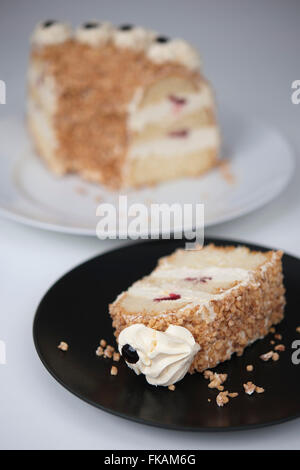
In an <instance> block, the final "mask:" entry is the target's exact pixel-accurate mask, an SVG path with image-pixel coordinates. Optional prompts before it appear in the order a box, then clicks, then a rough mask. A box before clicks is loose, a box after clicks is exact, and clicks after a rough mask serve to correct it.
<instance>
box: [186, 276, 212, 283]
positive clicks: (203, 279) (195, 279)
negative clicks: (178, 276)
mask: <svg viewBox="0 0 300 470" xmlns="http://www.w3.org/2000/svg"><path fill="white" fill-rule="evenodd" d="M184 280H185V281H190V282H201V283H202V284H206V282H207V281H211V280H212V277H210V276H203V277H186V278H185V279H184Z"/></svg>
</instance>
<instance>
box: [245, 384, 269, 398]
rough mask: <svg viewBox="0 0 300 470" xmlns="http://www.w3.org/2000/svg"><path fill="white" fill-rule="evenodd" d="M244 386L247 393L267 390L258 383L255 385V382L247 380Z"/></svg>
mask: <svg viewBox="0 0 300 470" xmlns="http://www.w3.org/2000/svg"><path fill="white" fill-rule="evenodd" d="M243 387H244V389H245V393H247V395H252V393H253V392H256V393H264V391H265V389H264V388H262V387H259V386H258V385H255V384H254V383H253V382H247V383H246V384H243Z"/></svg>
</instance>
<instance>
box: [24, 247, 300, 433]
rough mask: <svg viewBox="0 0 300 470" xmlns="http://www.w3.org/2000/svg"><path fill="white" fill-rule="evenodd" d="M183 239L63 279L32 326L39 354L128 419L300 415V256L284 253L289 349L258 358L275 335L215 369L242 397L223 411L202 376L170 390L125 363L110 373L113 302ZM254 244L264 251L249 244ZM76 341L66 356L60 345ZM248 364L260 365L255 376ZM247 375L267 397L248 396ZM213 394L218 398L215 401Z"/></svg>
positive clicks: (155, 421)
mask: <svg viewBox="0 0 300 470" xmlns="http://www.w3.org/2000/svg"><path fill="white" fill-rule="evenodd" d="M211 241H212V242H214V243H216V244H217V245H228V244H230V245H231V244H237V243H238V242H234V241H228V240H220V239H218V240H206V242H207V243H208V242H211ZM182 245H183V242H182V241H181V242H178V241H156V242H146V243H138V244H136V245H130V246H128V247H126V248H122V249H119V250H116V251H112V252H109V253H106V254H104V255H101V256H98V257H97V258H94V259H92V260H90V261H88V262H86V263H84V264H82V265H81V266H79V267H77V268H76V269H74V270H73V271H71V272H69V273H68V274H66V275H65V276H64V277H63V278H62V279H60V280H59V281H58V282H57V283H56V284H55V285H54V286H53V287H52V288H51V289H50V290H49V291H48V293H47V294H46V296H45V297H44V299H43V300H42V302H41V304H40V306H39V308H38V311H37V314H36V317H35V321H34V327H33V335H34V341H35V346H36V349H37V352H38V354H39V356H40V358H41V360H42V362H43V363H44V365H45V367H46V368H47V369H48V371H49V372H50V373H51V374H52V375H53V377H54V378H55V379H56V380H57V381H58V382H59V383H61V384H62V385H63V386H64V387H65V388H67V389H68V390H69V391H70V392H72V393H74V394H75V395H77V396H78V397H79V398H81V399H83V400H85V401H87V402H88V403H90V404H92V405H94V406H96V407H98V408H101V409H102V410H105V411H108V412H110V413H113V414H115V415H118V416H121V417H123V418H127V419H131V420H134V421H138V422H140V423H144V424H150V425H154V426H160V427H164V428H172V429H179V430H188V431H208V430H213V431H216V430H233V429H243V428H250V427H258V426H264V425H269V424H274V423H279V422H282V421H286V420H288V419H292V418H295V417H297V416H299V415H300V399H299V397H300V378H299V372H300V365H299V366H298V368H297V366H296V365H293V363H292V360H291V356H292V353H293V351H294V350H293V349H292V348H291V344H292V342H293V340H295V339H297V337H298V339H300V336H299V334H297V333H296V327H297V326H298V325H300V318H299V272H300V260H298V259H296V258H294V257H292V256H289V255H285V256H284V258H283V264H284V275H285V285H286V287H287V308H286V317H285V320H284V321H283V322H282V323H281V324H280V325H279V326H278V327H277V331H278V333H281V334H282V336H283V340H282V342H283V343H284V344H285V345H286V351H285V352H282V353H280V360H279V361H278V362H273V361H269V362H263V361H261V359H259V355H260V354H262V353H265V352H267V351H269V350H270V349H271V348H272V346H271V345H270V340H271V339H272V337H271V335H269V336H267V337H266V338H264V339H263V340H259V341H257V342H256V343H254V344H253V345H252V346H250V347H249V348H247V349H246V351H245V353H244V355H243V356H242V357H237V356H234V357H233V358H232V359H231V360H230V361H227V362H225V363H223V364H221V365H219V366H218V367H217V368H216V371H217V372H224V373H228V374H229V376H228V380H227V382H226V389H229V390H230V391H238V392H240V395H239V396H238V397H237V398H234V399H231V400H230V403H229V404H228V405H226V406H224V407H223V408H219V407H218V406H217V405H216V403H215V397H216V395H217V393H218V392H217V391H216V390H210V389H208V387H207V381H206V380H204V378H203V376H202V374H194V375H193V376H190V375H188V376H186V377H185V378H184V380H183V381H182V382H180V383H178V384H177V386H176V390H175V391H174V392H170V391H169V390H168V389H166V388H164V387H158V388H156V387H152V386H150V385H148V384H147V382H146V381H145V379H144V377H143V376H136V375H135V373H134V372H133V371H131V370H130V369H129V368H128V367H127V366H126V364H125V363H124V362H123V361H120V362H119V363H118V364H117V365H118V369H119V373H118V375H117V376H111V375H110V369H111V366H112V361H111V360H109V359H103V358H99V357H97V356H96V355H95V350H96V348H97V346H98V344H99V341H100V339H101V338H105V339H107V340H108V341H109V343H110V344H115V343H114V337H113V331H112V325H111V320H110V318H109V315H108V310H107V306H108V304H109V303H110V302H112V301H113V300H114V299H115V298H116V296H117V295H118V294H119V293H120V292H121V291H123V290H124V289H126V288H127V287H128V286H129V285H130V284H131V283H132V282H134V281H135V280H137V279H139V278H140V277H142V276H144V275H145V274H147V273H149V272H150V271H151V270H152V269H153V268H154V266H155V264H156V261H157V259H158V258H160V257H161V256H163V255H166V254H169V253H171V252H172V251H173V250H174V249H175V248H177V247H179V246H182ZM247 246H249V247H250V248H252V249H262V250H264V249H265V248H262V247H258V246H255V245H249V244H248V245H247ZM62 340H63V341H66V342H67V343H69V346H70V348H69V350H68V352H67V353H63V352H62V351H60V350H58V349H57V345H58V343H59V342H60V341H62ZM247 364H253V365H254V371H253V372H252V373H250V372H246V370H245V367H246V365H247ZM248 380H251V381H253V382H254V383H255V384H257V385H260V386H262V387H264V388H265V390H266V391H265V393H263V394H260V395H258V394H253V395H251V396H249V395H246V394H245V393H244V392H243V387H242V384H243V383H244V382H247V381H248ZM208 398H210V399H211V402H208Z"/></svg>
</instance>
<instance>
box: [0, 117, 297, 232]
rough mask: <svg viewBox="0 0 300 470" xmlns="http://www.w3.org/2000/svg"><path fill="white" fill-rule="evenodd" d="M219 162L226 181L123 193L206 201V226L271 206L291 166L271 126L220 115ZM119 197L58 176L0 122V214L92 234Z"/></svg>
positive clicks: (17, 120) (137, 198) (133, 198)
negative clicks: (225, 162) (226, 162)
mask: <svg viewBox="0 0 300 470" xmlns="http://www.w3.org/2000/svg"><path fill="white" fill-rule="evenodd" d="M220 122H221V128H222V136H223V152H222V153H223V156H224V157H226V158H229V159H230V172H231V174H232V175H233V177H234V180H235V182H234V183H232V182H231V183H230V182H228V181H227V179H226V178H225V177H224V175H223V173H222V172H221V171H220V169H218V168H217V169H214V170H212V171H211V172H209V173H207V174H206V175H204V176H202V177H199V178H197V179H184V180H177V181H173V182H169V183H164V184H161V185H158V186H156V187H151V188H146V189H142V190H138V191H130V192H128V193H127V195H128V199H129V203H130V202H142V203H144V204H148V205H149V203H150V202H156V203H168V204H171V203H173V202H177V203H186V202H192V203H200V202H201V203H204V204H205V226H206V227H207V226H210V225H214V224H218V223H220V222H224V221H228V220H231V219H234V218H236V217H239V216H241V215H244V214H246V213H248V212H250V211H252V210H254V209H257V208H258V207H261V206H262V205H264V204H266V203H267V202H269V201H270V200H271V199H273V198H274V197H275V196H276V195H277V194H279V193H280V192H281V191H282V190H283V188H284V187H285V186H286V185H287V183H288V181H289V179H290V177H291V175H292V172H293V168H294V161H293V157H292V153H291V150H290V147H289V145H288V144H287V142H286V141H285V140H284V138H283V137H282V136H281V135H280V134H279V133H278V132H277V131H275V130H274V129H272V128H270V127H269V126H267V125H265V124H262V123H260V122H257V121H256V120H253V119H249V118H247V117H244V116H241V115H239V114H235V113H233V112H229V111H226V113H223V116H221V118H220ZM118 196H119V194H118V193H113V192H110V191H107V190H106V189H105V188H103V187H102V186H99V185H95V184H90V183H87V182H85V181H82V180H81V179H80V178H78V177H77V176H73V175H70V176H66V177H63V178H56V177H55V176H53V175H52V174H51V173H50V172H49V171H48V170H47V169H46V167H45V166H44V164H43V163H42V161H41V160H40V159H39V158H38V157H37V156H36V155H35V154H34V152H33V150H32V147H31V144H30V141H29V138H28V136H27V133H26V128H25V125H24V119H23V118H21V117H19V116H14V117H11V118H6V119H5V120H1V121H0V214H2V215H4V216H6V217H9V218H10V219H13V220H15V221H18V222H22V223H24V224H28V225H31V226H34V227H39V228H42V229H46V230H54V231H58V232H65V233H71V234H79V235H93V236H95V235H96V225H97V222H99V217H97V216H96V208H97V206H98V205H99V203H100V202H112V203H114V204H117V202H118Z"/></svg>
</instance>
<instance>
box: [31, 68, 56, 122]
mask: <svg viewBox="0 0 300 470" xmlns="http://www.w3.org/2000/svg"><path fill="white" fill-rule="evenodd" d="M27 80H28V85H29V91H28V93H29V96H31V97H32V98H33V99H34V100H35V101H37V102H38V104H39V105H40V107H42V108H43V112H44V113H46V114H50V115H53V114H54V112H55V111H56V109H57V101H58V95H57V89H56V82H55V79H54V77H53V76H52V75H49V74H47V71H46V68H45V66H44V65H43V64H42V63H40V62H38V61H34V62H32V63H31V64H30V66H29V68H28V74H27Z"/></svg>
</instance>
